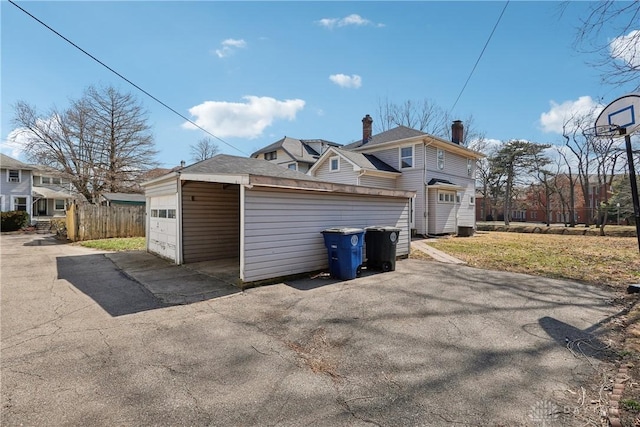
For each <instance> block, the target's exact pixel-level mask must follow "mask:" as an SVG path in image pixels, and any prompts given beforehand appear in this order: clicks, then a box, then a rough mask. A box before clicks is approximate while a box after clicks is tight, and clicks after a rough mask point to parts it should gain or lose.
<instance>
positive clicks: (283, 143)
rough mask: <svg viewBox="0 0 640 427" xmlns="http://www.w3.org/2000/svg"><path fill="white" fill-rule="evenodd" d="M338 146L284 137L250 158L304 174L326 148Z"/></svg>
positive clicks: (314, 140)
mask: <svg viewBox="0 0 640 427" xmlns="http://www.w3.org/2000/svg"><path fill="white" fill-rule="evenodd" d="M339 146H340V144H337V143H335V142H331V141H325V140H324V139H296V138H291V137H288V136H285V137H284V138H282V139H281V140H279V141H276V142H274V143H273V144H270V145H268V146H266V147H264V148H262V149H260V150H258V151H256V152H255V153H253V154H251V156H250V157H251V158H254V159H264V160H267V161H270V162H272V163H275V164H277V165H280V166H284V167H286V168H288V169H291V170H296V171H299V172H303V173H306V172H307V171H308V170H309V168H310V167H311V165H313V164H314V163H315V162H316V160H318V158H319V157H320V155H321V154H322V153H324V152H325V151H326V150H327V148H329V147H339Z"/></svg>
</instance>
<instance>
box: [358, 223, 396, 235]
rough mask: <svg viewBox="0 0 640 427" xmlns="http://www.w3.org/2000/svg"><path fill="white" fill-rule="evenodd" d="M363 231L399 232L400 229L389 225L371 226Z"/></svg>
mask: <svg viewBox="0 0 640 427" xmlns="http://www.w3.org/2000/svg"><path fill="white" fill-rule="evenodd" d="M365 230H367V231H389V232H391V231H396V232H398V233H399V232H400V230H401V229H400V228H398V227H392V226H390V225H372V226H371V227H367V228H365Z"/></svg>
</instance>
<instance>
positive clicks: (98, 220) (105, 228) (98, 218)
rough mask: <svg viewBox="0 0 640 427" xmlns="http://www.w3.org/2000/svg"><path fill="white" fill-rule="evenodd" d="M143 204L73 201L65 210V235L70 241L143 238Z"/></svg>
mask: <svg viewBox="0 0 640 427" xmlns="http://www.w3.org/2000/svg"><path fill="white" fill-rule="evenodd" d="M144 232H145V207H144V206H99V205H90V204H76V203H74V204H72V205H71V206H70V207H69V209H68V210H67V238H68V239H69V240H71V241H74V242H75V241H79V240H94V239H109V238H112V237H144V234H145V233H144Z"/></svg>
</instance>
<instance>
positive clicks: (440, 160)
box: [436, 148, 445, 170]
mask: <svg viewBox="0 0 640 427" xmlns="http://www.w3.org/2000/svg"><path fill="white" fill-rule="evenodd" d="M444 163H445V158H444V150H443V149H442V148H438V149H436V165H437V166H438V169H440V170H444Z"/></svg>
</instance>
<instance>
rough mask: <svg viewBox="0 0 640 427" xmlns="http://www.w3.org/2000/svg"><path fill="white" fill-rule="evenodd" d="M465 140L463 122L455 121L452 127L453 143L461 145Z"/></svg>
mask: <svg viewBox="0 0 640 427" xmlns="http://www.w3.org/2000/svg"><path fill="white" fill-rule="evenodd" d="M463 139H464V125H463V124H462V120H454V121H453V124H452V125H451V142H453V143H454V144H460V143H461V142H462V140H463Z"/></svg>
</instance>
